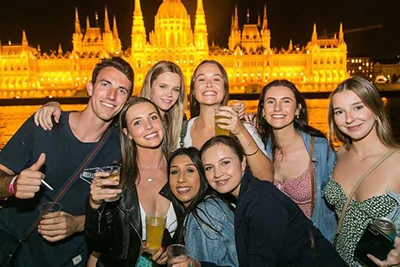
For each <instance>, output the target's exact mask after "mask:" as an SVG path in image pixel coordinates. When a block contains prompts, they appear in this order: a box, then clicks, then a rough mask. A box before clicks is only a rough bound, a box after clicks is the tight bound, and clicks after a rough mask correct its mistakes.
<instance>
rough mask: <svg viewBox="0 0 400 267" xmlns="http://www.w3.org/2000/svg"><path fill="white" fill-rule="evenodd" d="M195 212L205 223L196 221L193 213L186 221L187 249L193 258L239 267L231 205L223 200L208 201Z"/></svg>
mask: <svg viewBox="0 0 400 267" xmlns="http://www.w3.org/2000/svg"><path fill="white" fill-rule="evenodd" d="M194 212H197V215H198V216H199V217H200V218H201V219H202V220H203V221H204V222H205V223H204V222H203V221H201V220H198V219H197V218H195V217H194V215H193V212H192V213H190V214H189V216H188V217H187V219H186V222H185V225H186V230H185V245H186V247H187V249H188V251H189V255H190V257H192V258H194V259H196V260H198V261H206V262H212V263H215V264H217V265H220V266H232V267H234V266H239V262H238V258H237V253H236V245H235V228H234V214H233V212H232V211H231V210H230V209H229V207H228V206H227V204H226V203H224V202H223V201H222V200H221V199H219V198H216V197H206V198H205V199H204V200H203V202H201V203H200V204H199V205H198V206H197V208H196V210H195V211H194ZM207 224H208V225H207ZM210 226H212V227H213V228H214V230H216V231H214V230H213V229H212V228H210Z"/></svg>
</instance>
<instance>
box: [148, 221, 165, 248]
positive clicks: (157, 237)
mask: <svg viewBox="0 0 400 267" xmlns="http://www.w3.org/2000/svg"><path fill="white" fill-rule="evenodd" d="M165 222H166V216H162V215H153V216H147V215H146V243H147V248H148V250H149V251H151V252H154V253H156V252H157V251H158V250H159V249H160V247H161V242H162V239H163V234H164V228H165Z"/></svg>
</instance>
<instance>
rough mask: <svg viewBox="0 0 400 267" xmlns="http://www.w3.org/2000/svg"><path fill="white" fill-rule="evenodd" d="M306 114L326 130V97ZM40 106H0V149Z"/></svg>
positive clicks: (395, 108)
mask: <svg viewBox="0 0 400 267" xmlns="http://www.w3.org/2000/svg"><path fill="white" fill-rule="evenodd" d="M244 102H245V103H246V111H248V112H255V111H256V109H257V103H258V100H248V101H244ZM306 102H307V107H308V114H309V120H310V124H311V126H313V127H315V128H317V129H318V130H320V131H322V132H323V133H324V134H327V132H328V125H327V114H328V113H327V107H328V103H329V101H328V99H307V101H306ZM39 107H40V106H0V149H1V148H3V146H4V145H5V144H6V143H7V142H8V140H9V139H10V138H11V136H12V135H13V134H14V133H15V132H16V131H17V130H18V128H19V127H20V126H21V125H22V123H23V122H24V121H25V120H26V119H28V118H29V116H30V115H32V114H33V113H34V112H35V111H36V110H37V109H38V108H39ZM84 107H85V105H81V104H75V105H62V108H63V110H82V109H83V108H84ZM399 107H400V99H399V98H392V99H388V108H389V113H390V114H391V121H392V126H393V128H394V131H395V133H396V134H397V137H399V136H400V117H399V116H400V112H399Z"/></svg>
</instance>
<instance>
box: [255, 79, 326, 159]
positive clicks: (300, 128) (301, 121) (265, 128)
mask: <svg viewBox="0 0 400 267" xmlns="http://www.w3.org/2000/svg"><path fill="white" fill-rule="evenodd" d="M274 86H283V87H286V88H288V89H290V91H291V92H292V93H293V95H294V98H295V100H296V106H298V105H300V106H301V108H300V112H299V115H298V117H297V118H295V119H294V120H293V127H294V128H295V129H296V131H297V132H305V133H308V134H310V135H312V136H318V137H322V138H326V137H325V135H324V134H323V133H322V132H321V131H319V130H317V129H315V128H314V127H312V126H310V125H309V124H308V111H307V104H306V100H305V98H304V96H303V94H302V93H301V92H300V91H299V90H298V89H297V87H296V85H295V84H294V83H292V82H290V81H288V80H273V81H272V82H270V83H268V84H267V85H266V86H264V88H263V89H262V91H261V93H260V99H259V101H258V107H257V120H258V123H259V125H260V127H259V129H258V133H259V134H260V136H261V138H262V140H263V142H264V144H267V142H268V141H269V140H271V145H272V151H275V149H278V150H280V149H281V147H280V146H279V144H278V142H277V140H276V136H275V134H274V131H273V128H272V126H271V125H269V124H268V122H267V120H266V119H265V118H264V116H263V110H264V100H265V95H266V94H267V92H268V90H269V89H271V88H272V87H274ZM273 158H275V153H273Z"/></svg>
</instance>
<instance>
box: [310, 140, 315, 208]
mask: <svg viewBox="0 0 400 267" xmlns="http://www.w3.org/2000/svg"><path fill="white" fill-rule="evenodd" d="M314 148H315V136H313V135H312V136H311V147H310V175H311V214H312V212H313V211H314V207H315V168H314V163H313V158H314Z"/></svg>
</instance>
